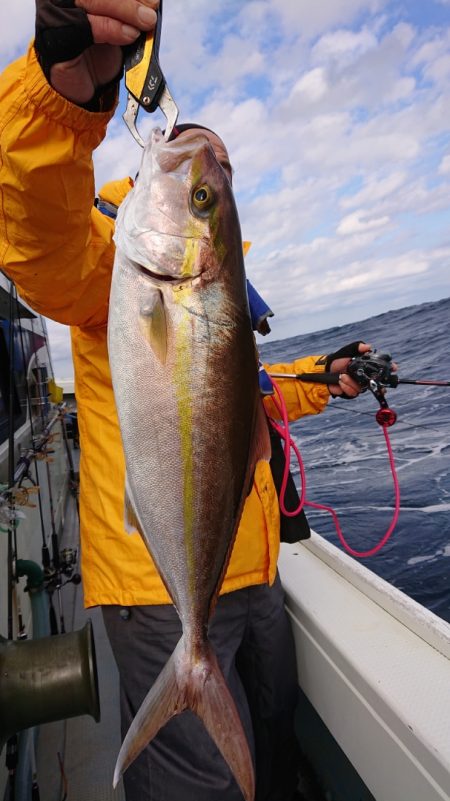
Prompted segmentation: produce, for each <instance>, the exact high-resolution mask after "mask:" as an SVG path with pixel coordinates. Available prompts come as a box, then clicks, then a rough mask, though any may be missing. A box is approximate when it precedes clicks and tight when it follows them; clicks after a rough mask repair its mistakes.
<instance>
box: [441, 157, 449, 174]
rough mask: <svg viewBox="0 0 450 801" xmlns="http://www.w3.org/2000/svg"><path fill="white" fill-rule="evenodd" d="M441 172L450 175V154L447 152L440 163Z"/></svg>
mask: <svg viewBox="0 0 450 801" xmlns="http://www.w3.org/2000/svg"><path fill="white" fill-rule="evenodd" d="M439 173H440V174H441V175H450V154H447V155H446V156H444V158H443V159H442V161H441V163H440V165H439Z"/></svg>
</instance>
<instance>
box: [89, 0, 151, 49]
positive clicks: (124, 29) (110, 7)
mask: <svg viewBox="0 0 450 801" xmlns="http://www.w3.org/2000/svg"><path fill="white" fill-rule="evenodd" d="M75 4H76V5H77V6H78V7H79V8H82V9H83V10H84V11H86V13H87V17H88V19H89V22H90V25H91V30H92V36H93V38H94V42H95V43H96V44H111V45H126V44H130V42H133V41H134V40H135V39H137V37H138V36H139V34H140V32H141V31H152V30H153V29H154V27H155V25H156V9H157V8H158V6H159V0H140V2H137V0H75Z"/></svg>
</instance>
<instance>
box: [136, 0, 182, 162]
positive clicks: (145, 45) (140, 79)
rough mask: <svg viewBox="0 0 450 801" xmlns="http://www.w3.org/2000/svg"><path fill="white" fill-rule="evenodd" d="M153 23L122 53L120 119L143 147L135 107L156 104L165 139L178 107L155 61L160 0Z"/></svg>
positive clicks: (148, 107) (149, 107) (151, 107)
mask: <svg viewBox="0 0 450 801" xmlns="http://www.w3.org/2000/svg"><path fill="white" fill-rule="evenodd" d="M156 17H157V19H156V26H155V30H154V31H153V32H152V33H150V34H149V33H142V34H141V35H140V36H139V38H138V40H137V42H135V43H134V44H133V45H132V46H131V47H130V48H129V49H127V52H126V55H125V64H124V69H125V86H126V88H127V91H128V102H127V108H126V111H125V113H124V115H123V119H124V121H125V123H126V125H127V127H128V129H129V131H130V132H131V134H132V135H133V137H134V138H135V140H136V142H137V143H138V144H139V145H140V146H141V147H145V142H144V140H143V139H142V137H141V135H140V133H139V131H138V129H137V127H136V120H137V116H138V113H139V109H140V108H143V109H144V110H145V111H147V112H149V113H152V112H153V111H156V109H157V108H158V107H159V108H160V109H161V111H162V112H163V114H164V116H165V117H166V120H167V124H166V131H165V139H166V140H167V141H168V140H169V139H170V137H171V135H172V131H173V129H174V127H175V123H176V121H177V118H178V107H177V105H176V103H175V101H174V99H173V97H172V95H171V94H170V91H169V87H168V86H167V83H166V80H165V78H164V75H163V72H162V70H161V67H160V65H159V45H160V41H161V26H162V0H161V1H160V4H159V8H158V9H157V11H156Z"/></svg>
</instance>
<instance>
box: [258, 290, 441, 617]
mask: <svg viewBox="0 0 450 801" xmlns="http://www.w3.org/2000/svg"><path fill="white" fill-rule="evenodd" d="M357 339H362V340H365V341H366V342H370V343H371V344H372V346H373V347H375V348H376V349H377V350H378V351H379V352H380V353H382V352H389V353H391V355H392V357H393V359H394V360H395V361H396V362H397V363H398V365H399V368H398V375H399V377H400V378H414V379H428V380H430V379H436V380H446V381H448V380H450V298H446V299H444V300H441V301H438V302H435V303H424V304H421V305H418V306H410V307H407V308H404V309H399V310H397V311H392V312H387V313H386V314H380V315H377V316H376V317H371V318H370V319H368V320H362V321H361V322H358V323H352V324H351V325H346V326H340V327H336V328H329V329H327V330H325V331H318V332H315V333H312V334H306V335H302V336H298V337H293V338H290V339H285V340H280V341H276V342H269V343H267V344H266V343H264V342H263V343H262V344H261V346H260V351H261V357H262V359H263V360H264V361H267V362H269V363H276V362H280V361H291V360H293V359H294V358H298V357H299V356H301V355H309V354H315V353H329V352H333V351H334V350H337V348H338V347H341V346H342V345H345V344H347V343H349V342H353V341H354V340H357ZM386 397H387V400H388V403H389V406H390V407H391V408H392V409H395V411H396V412H397V415H398V417H397V422H396V424H395V425H394V426H392V427H391V428H390V429H389V435H390V439H391V443H392V447H393V452H394V458H395V464H396V468H397V473H398V478H399V483H400V502H401V510H400V516H399V520H398V523H397V526H396V528H395V530H394V532H393V534H392V536H391V538H390V540H389V541H388V542H387V544H386V545H385V546H384V548H383V549H382V550H381V551H380V552H379V553H378V554H377V555H375V556H373V557H369V558H365V559H361V562H362V563H363V564H365V565H366V566H367V567H369V568H370V569H371V570H373V571H374V572H375V573H377V574H378V575H379V576H381V577H382V578H384V579H386V580H387V581H389V582H391V583H392V584H393V585H395V586H396V587H398V588H399V589H401V590H403V591H404V592H405V593H407V594H408V595H409V596H411V597H412V598H414V599H415V600H416V601H419V602H420V603H421V604H423V605H424V606H426V607H427V608H428V609H430V610H432V611H433V612H435V613H436V614H437V615H439V616H441V617H442V618H444V619H445V620H447V621H449V622H450V387H429V386H415V385H407V384H405V385H399V386H398V387H397V388H395V389H389V390H388V391H387V396H386ZM378 408H379V405H378V403H377V401H376V400H375V398H374V397H373V395H371V393H370V392H366V393H364V394H363V395H362V396H360V397H359V398H358V399H356V400H353V401H345V400H344V401H343V400H339V399H336V400H332V401H330V403H329V404H328V407H327V409H326V410H325V411H324V412H323V413H322V414H320V415H315V416H308V417H304V418H302V419H301V420H299V421H297V422H295V423H293V424H292V426H291V433H292V435H293V436H294V438H295V440H296V442H297V444H298V445H299V447H300V452H301V454H302V458H303V460H304V463H305V470H306V487H307V492H306V497H307V499H308V500H309V501H313V502H315V503H324V504H327V505H329V506H332V507H333V508H334V509H335V511H336V512H337V514H338V517H339V520H340V523H341V527H342V530H343V533H344V536H345V538H346V540H347V541H348V542H349V544H350V545H351V546H352V547H353V548H354V549H356V550H358V551H364V550H368V549H370V548H372V546H373V545H375V544H376V543H377V542H378V541H379V540H380V539H381V538H382V537H383V535H384V534H385V532H386V530H387V528H388V526H389V524H390V522H391V519H392V514H393V503H394V487H393V481H392V475H391V470H390V467H389V461H388V454H387V450H386V444H385V440H384V436H383V431H382V429H381V427H380V426H379V425H378V423H377V422H376V421H375V413H376V411H377V409H378ZM293 473H294V476H295V479H296V484H297V486H298V485H299V481H300V476H299V470H298V467H297V464H296V461H295V458H294V461H293ZM306 512H307V516H308V519H309V521H310V524H311V526H312V527H313V528H314V529H315V530H316V531H318V532H319V533H320V534H322V535H323V536H325V537H326V538H327V539H329V540H330V541H332V542H333V543H334V544H336V545H337V546H338V547H340V548H342V545H341V544H340V542H339V539H338V537H337V534H336V529H335V527H334V523H333V520H332V518H331V516H330V515H329V514H328V513H326V512H322V511H315V510H311V509H306Z"/></svg>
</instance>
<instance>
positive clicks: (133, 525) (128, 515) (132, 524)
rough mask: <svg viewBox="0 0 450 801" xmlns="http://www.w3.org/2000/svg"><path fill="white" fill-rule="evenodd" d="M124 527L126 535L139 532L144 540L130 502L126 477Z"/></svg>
mask: <svg viewBox="0 0 450 801" xmlns="http://www.w3.org/2000/svg"><path fill="white" fill-rule="evenodd" d="M124 517H125V519H124V526H125V531H126V532H127V533H128V534H134V533H135V532H136V531H139V534H140V535H141V537H142V538H143V539H144V542H145V538H144V535H143V533H142V526H141V524H140V522H139V519H138V516H137V514H136V511H135V508H134V503H133V500H132V495H131V490H130V485H129V483H128V477H126V478H125V504H124Z"/></svg>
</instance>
